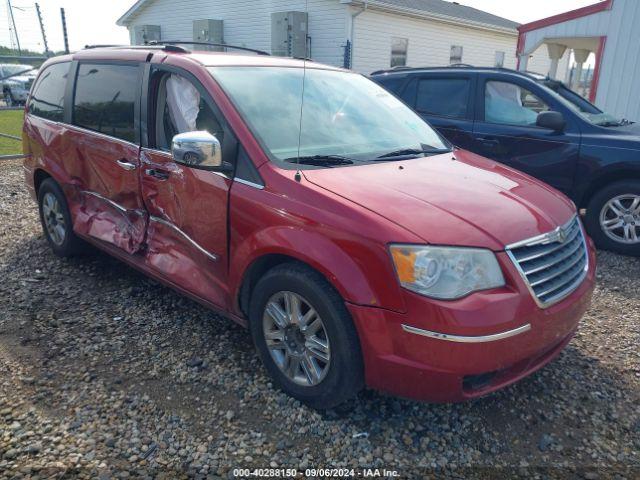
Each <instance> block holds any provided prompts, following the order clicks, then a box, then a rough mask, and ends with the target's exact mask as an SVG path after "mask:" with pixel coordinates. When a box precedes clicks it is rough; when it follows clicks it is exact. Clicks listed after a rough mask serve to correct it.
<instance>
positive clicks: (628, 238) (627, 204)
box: [585, 180, 640, 257]
mask: <svg viewBox="0 0 640 480" xmlns="http://www.w3.org/2000/svg"><path fill="white" fill-rule="evenodd" d="M585 225H586V227H587V231H588V232H589V235H591V238H593V241H594V242H595V243H596V245H597V246H598V248H601V249H603V250H610V251H612V252H616V253H620V254H622V255H631V256H636V257H637V256H640V181H638V180H623V181H620V182H616V183H612V184H611V185H607V186H606V187H604V188H603V189H602V190H600V191H599V192H597V193H596V194H595V195H594V196H593V197H592V198H591V200H590V201H589V204H588V206H587V215H586V217H585Z"/></svg>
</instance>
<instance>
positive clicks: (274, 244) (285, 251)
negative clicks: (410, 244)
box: [230, 227, 405, 316]
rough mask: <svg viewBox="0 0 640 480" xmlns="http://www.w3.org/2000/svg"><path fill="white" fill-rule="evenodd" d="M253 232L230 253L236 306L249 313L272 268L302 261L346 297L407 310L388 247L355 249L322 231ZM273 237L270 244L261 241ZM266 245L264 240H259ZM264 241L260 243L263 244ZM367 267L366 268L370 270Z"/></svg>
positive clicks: (360, 303)
mask: <svg viewBox="0 0 640 480" xmlns="http://www.w3.org/2000/svg"><path fill="white" fill-rule="evenodd" d="M262 233H263V234H262V235H258V238H255V237H250V238H247V239H245V240H244V241H243V243H242V244H241V245H240V246H238V248H236V249H235V252H234V254H233V255H232V258H231V268H230V270H231V272H234V271H235V272H236V273H235V275H234V274H233V273H232V276H231V278H230V285H235V286H236V287H235V288H234V289H233V290H232V292H233V297H232V298H233V301H234V303H235V304H234V309H237V311H238V313H239V314H241V315H245V316H246V315H247V312H248V305H249V301H250V299H251V292H252V289H253V288H254V287H255V285H256V283H257V282H258V280H259V279H260V278H261V277H262V276H263V275H264V274H265V273H266V272H267V271H269V270H270V269H272V268H274V267H275V266H277V265H280V264H282V263H288V262H291V263H292V262H297V263H300V264H303V265H306V266H307V267H309V268H311V269H312V270H314V271H316V272H318V273H319V274H320V275H322V276H323V278H324V279H325V280H326V281H327V282H328V283H329V285H331V286H332V287H333V288H334V289H335V290H336V291H337V292H338V294H339V295H340V296H341V297H342V298H343V299H344V300H345V301H347V302H350V303H354V304H358V305H368V306H373V307H382V308H387V309H390V310H395V311H404V308H405V306H404V302H403V297H402V295H401V293H400V286H399V284H398V283H397V282H396V281H395V273H394V271H393V266H392V264H391V260H390V258H389V257H388V252H387V251H386V249H385V250H383V249H379V250H377V251H376V250H375V249H374V248H373V247H372V246H369V247H370V248H369V249H367V248H365V247H366V246H365V245H364V244H363V245H362V248H361V249H360V251H359V252H358V257H357V258H355V255H354V253H353V252H349V251H346V250H345V249H344V246H343V245H340V244H339V243H338V242H335V241H334V240H333V239H331V238H329V237H326V236H324V235H321V234H320V233H318V232H313V231H303V230H291V229H288V228H286V227H282V228H278V227H274V228H272V229H269V231H268V232H262ZM267 238H268V240H269V243H268V244H265V243H264V242H261V241H260V240H263V241H264V240H265V239H267ZM260 244H262V245H260ZM258 245H260V246H258ZM365 267H366V270H365Z"/></svg>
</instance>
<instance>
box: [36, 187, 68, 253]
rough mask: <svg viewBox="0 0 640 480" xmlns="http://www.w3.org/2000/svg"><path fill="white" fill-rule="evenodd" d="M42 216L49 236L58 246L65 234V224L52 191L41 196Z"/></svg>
mask: <svg viewBox="0 0 640 480" xmlns="http://www.w3.org/2000/svg"><path fill="white" fill-rule="evenodd" d="M42 218H43V219H44V224H45V227H46V228H47V232H48V233H49V238H51V241H52V242H53V243H55V244H56V245H58V246H60V245H62V243H63V242H64V239H65V238H66V236H67V224H66V222H65V220H64V215H63V214H62V207H61V205H60V202H59V201H58V199H57V198H56V197H55V195H53V194H52V193H49V192H47V193H45V194H44V197H43V198H42Z"/></svg>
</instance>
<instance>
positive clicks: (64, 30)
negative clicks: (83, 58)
mask: <svg viewBox="0 0 640 480" xmlns="http://www.w3.org/2000/svg"><path fill="white" fill-rule="evenodd" d="M60 17H61V18H62V36H63V37H64V53H69V37H68V36H67V20H66V18H65V16H64V8H60Z"/></svg>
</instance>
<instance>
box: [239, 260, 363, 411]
mask: <svg viewBox="0 0 640 480" xmlns="http://www.w3.org/2000/svg"><path fill="white" fill-rule="evenodd" d="M249 323H250V325H249V326H250V329H251V336H252V337H253V341H254V343H255V345H256V348H257V350H258V353H259V355H260V358H261V360H262V362H263V364H264V366H265V368H266V369H267V371H268V372H269V374H270V376H271V377H272V378H273V380H274V382H275V383H276V385H277V386H278V387H280V389H282V390H283V391H284V392H286V393H287V394H289V395H291V396H292V397H294V398H296V399H298V400H300V401H302V402H304V403H306V404H308V405H309V406H311V407H313V408H317V409H326V408H331V407H334V406H336V405H338V404H340V403H342V402H344V401H346V400H348V399H350V398H352V397H354V396H355V395H356V394H357V393H358V391H360V390H361V389H362V387H363V386H364V367H363V362H362V353H361V350H360V342H359V339H358V335H357V333H356V329H355V327H354V325H353V322H352V320H351V316H350V315H349V312H348V310H347V308H346V306H345V304H344V300H343V299H342V298H341V297H340V295H339V294H338V293H337V292H336V291H335V290H334V289H333V287H332V286H331V285H330V284H329V283H328V282H327V281H326V280H325V279H324V277H323V276H322V275H320V274H319V273H317V272H316V271H314V270H312V269H310V268H308V267H306V266H304V265H301V264H296V263H289V264H284V265H280V266H278V267H275V268H274V269H272V270H270V271H269V272H267V274H266V275H265V276H264V277H263V278H262V279H260V281H259V282H258V284H257V285H256V287H255V289H254V291H253V294H252V296H251V305H250V315H249Z"/></svg>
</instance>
